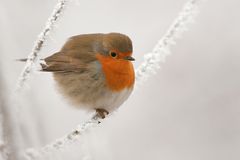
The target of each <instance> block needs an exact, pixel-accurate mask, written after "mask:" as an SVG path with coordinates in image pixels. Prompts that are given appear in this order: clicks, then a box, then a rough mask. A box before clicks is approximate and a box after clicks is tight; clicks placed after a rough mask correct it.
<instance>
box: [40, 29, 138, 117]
mask: <svg viewBox="0 0 240 160" xmlns="http://www.w3.org/2000/svg"><path fill="white" fill-rule="evenodd" d="M132 51H133V47H132V41H131V40H130V38H129V37H128V36H126V35H124V34H120V33H109V34H100V33H99V34H83V35H77V36H73V37H70V38H69V39H68V40H67V42H66V43H65V44H64V45H63V47H62V49H61V50H60V51H59V52H57V53H54V54H53V55H51V56H49V57H47V58H45V59H44V61H45V62H46V63H45V64H42V71H45V72H52V73H53V76H54V79H55V81H56V83H57V86H58V88H59V91H60V92H61V93H62V94H63V95H64V96H65V97H67V99H68V100H69V101H70V102H71V103H72V104H73V105H76V106H81V107H83V108H85V109H94V110H95V111H96V112H97V114H98V115H99V116H100V117H101V118H105V116H106V115H107V114H108V113H109V112H112V111H114V110H115V109H117V108H118V107H119V106H120V105H121V104H122V103H123V102H124V101H126V100H127V99H128V97H129V95H130V94H131V92H132V90H133V87H134V81H135V74H134V68H133V64H132V61H134V60H135V59H134V58H133V57H132Z"/></svg>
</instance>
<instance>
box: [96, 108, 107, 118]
mask: <svg viewBox="0 0 240 160" xmlns="http://www.w3.org/2000/svg"><path fill="white" fill-rule="evenodd" d="M96 113H97V116H99V117H101V118H102V119H104V118H105V117H106V116H107V115H108V114H109V112H108V111H107V110H105V109H102V108H97V109H96Z"/></svg>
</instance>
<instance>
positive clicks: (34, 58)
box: [16, 0, 67, 90]
mask: <svg viewBox="0 0 240 160" xmlns="http://www.w3.org/2000/svg"><path fill="white" fill-rule="evenodd" d="M66 2H67V0H58V2H57V4H56V6H55V8H54V10H53V12H52V14H51V16H50V17H49V18H48V21H47V23H46V25H45V27H44V29H43V31H42V32H41V33H40V34H39V35H38V38H37V40H36V42H35V43H34V46H33V49H32V51H31V53H30V54H29V55H28V58H27V62H26V64H25V67H24V68H23V71H22V73H21V75H20V77H19V79H18V82H17V86H16V90H20V89H21V88H22V87H23V86H24V84H25V82H26V81H27V79H28V77H29V75H30V73H31V71H32V68H33V66H34V64H36V63H37V62H38V59H39V58H38V55H39V52H40V51H41V49H42V46H43V44H44V42H45V40H46V38H47V36H48V34H49V32H50V31H51V29H52V28H53V26H54V24H55V23H56V22H57V20H58V19H59V17H60V15H61V13H62V12H63V11H64V8H65V5H66Z"/></svg>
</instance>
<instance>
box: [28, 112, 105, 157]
mask: <svg viewBox="0 0 240 160" xmlns="http://www.w3.org/2000/svg"><path fill="white" fill-rule="evenodd" d="M102 120H103V119H102V118H101V116H99V114H97V113H96V114H94V115H93V116H92V118H91V119H90V120H88V121H86V122H84V123H83V124H81V125H78V126H77V127H76V128H75V129H74V130H72V131H71V132H70V133H68V134H67V135H65V136H63V137H62V138H59V139H57V140H55V141H54V142H52V143H50V144H48V145H46V146H44V147H42V148H40V149H39V150H37V149H33V148H31V149H28V150H27V151H26V153H25V157H26V158H27V159H28V160H34V159H37V158H39V157H42V156H43V157H44V156H45V155H48V154H51V153H53V152H54V151H58V150H62V149H64V147H67V146H68V145H70V144H73V143H74V142H77V141H78V140H79V138H80V135H82V134H83V133H84V132H86V131H87V130H88V129H91V128H93V127H94V126H96V125H98V124H100V123H101V122H102Z"/></svg>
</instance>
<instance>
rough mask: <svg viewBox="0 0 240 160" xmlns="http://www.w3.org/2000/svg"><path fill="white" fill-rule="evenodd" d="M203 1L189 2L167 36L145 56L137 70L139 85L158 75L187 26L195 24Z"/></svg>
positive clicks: (194, 0) (193, 0) (192, 0)
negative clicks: (194, 21)
mask: <svg viewBox="0 0 240 160" xmlns="http://www.w3.org/2000/svg"><path fill="white" fill-rule="evenodd" d="M201 1H202V0H190V1H188V2H187V3H186V4H185V5H184V7H183V10H182V11H181V12H180V14H179V16H178V17H177V18H176V19H175V21H174V22H173V23H172V25H171V26H170V27H169V29H168V31H167V32H166V34H165V35H164V36H163V37H162V38H161V39H160V40H159V41H158V43H157V44H156V45H155V47H154V48H153V50H152V51H151V52H150V53H147V54H145V56H144V62H143V63H142V64H141V65H140V66H139V67H138V68H137V70H136V81H137V82H138V83H141V82H143V81H144V80H146V79H147V77H148V76H149V75H151V74H152V73H156V71H157V70H158V69H159V68H160V65H159V63H160V62H165V58H166V57H167V56H168V55H169V54H170V47H171V46H172V45H174V44H175V41H176V39H177V38H178V37H179V36H180V35H181V33H182V32H184V31H185V30H186V26H187V24H189V23H191V22H193V19H194V18H195V16H196V13H197V11H198V6H199V2H201Z"/></svg>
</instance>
